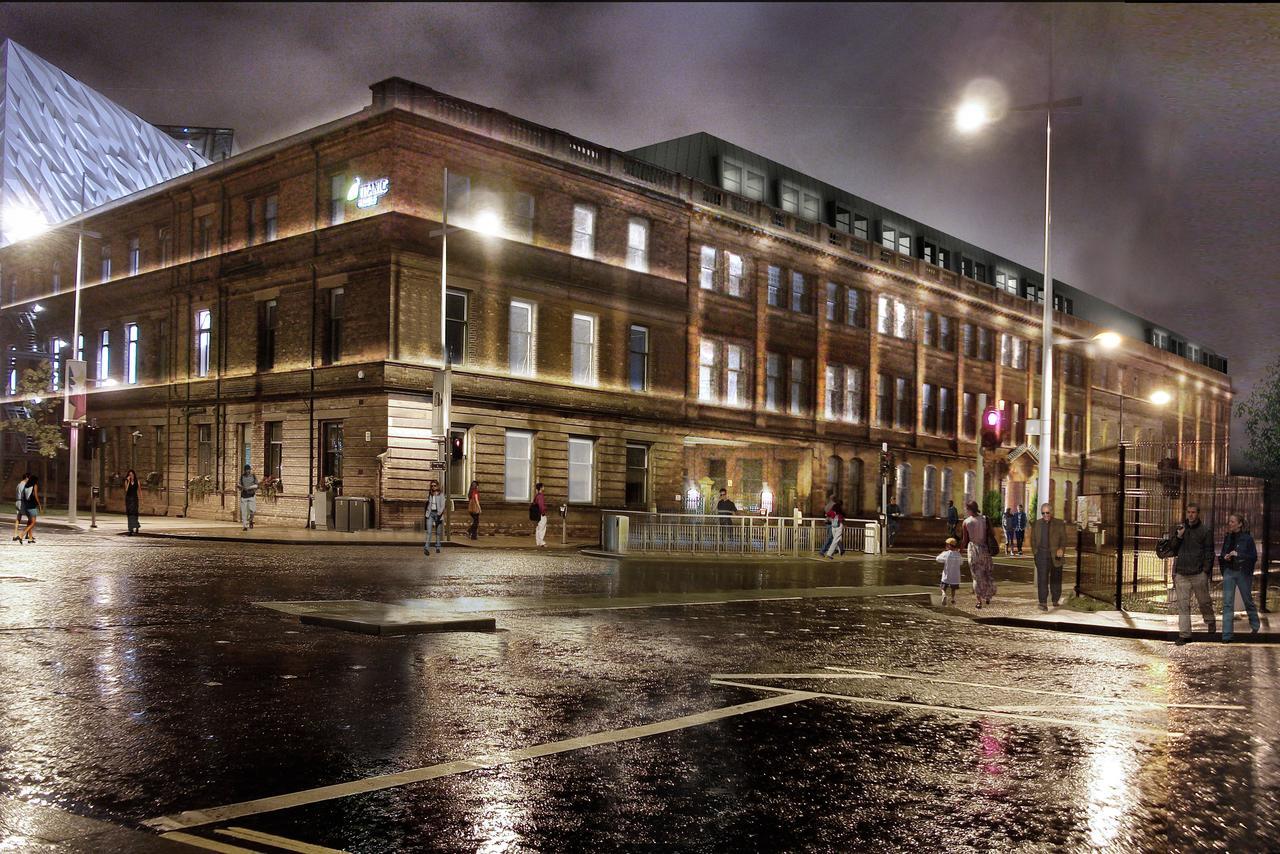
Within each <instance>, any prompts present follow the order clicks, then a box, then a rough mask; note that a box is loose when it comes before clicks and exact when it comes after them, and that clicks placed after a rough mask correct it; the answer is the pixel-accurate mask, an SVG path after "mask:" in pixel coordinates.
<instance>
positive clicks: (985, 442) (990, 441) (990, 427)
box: [982, 407, 1004, 450]
mask: <svg viewBox="0 0 1280 854" xmlns="http://www.w3.org/2000/svg"><path fill="white" fill-rule="evenodd" d="M1003 432H1004V413H1003V412H1001V411H1000V410H999V409H996V408H995V407H988V408H987V409H986V410H984V411H983V413H982V447H984V448H986V449H987V450H995V449H996V448H998V447H1000V443H1001V441H1002V440H1003V436H1002V434H1003Z"/></svg>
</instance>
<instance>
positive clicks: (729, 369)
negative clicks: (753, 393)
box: [724, 344, 747, 406]
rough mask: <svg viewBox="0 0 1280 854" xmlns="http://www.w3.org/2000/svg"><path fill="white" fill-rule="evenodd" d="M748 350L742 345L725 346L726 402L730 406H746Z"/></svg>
mask: <svg viewBox="0 0 1280 854" xmlns="http://www.w3.org/2000/svg"><path fill="white" fill-rule="evenodd" d="M745 353H746V349H745V348H744V347H743V346H742V345H741V344H728V345H726V346H725V370H724V402H725V403H726V404H727V405H729V406H746V404H747V384H746V382H745V377H746V370H747V365H746V356H745Z"/></svg>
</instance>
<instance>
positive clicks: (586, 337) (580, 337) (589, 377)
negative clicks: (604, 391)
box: [573, 312, 596, 385]
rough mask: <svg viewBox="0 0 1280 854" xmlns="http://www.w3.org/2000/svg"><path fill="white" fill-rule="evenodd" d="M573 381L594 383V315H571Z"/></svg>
mask: <svg viewBox="0 0 1280 854" xmlns="http://www.w3.org/2000/svg"><path fill="white" fill-rule="evenodd" d="M573 381H574V383H576V384H577V385H595V384H596V319H595V316H594V315H590V314H579V313H577V312H575V313H574V315H573Z"/></svg>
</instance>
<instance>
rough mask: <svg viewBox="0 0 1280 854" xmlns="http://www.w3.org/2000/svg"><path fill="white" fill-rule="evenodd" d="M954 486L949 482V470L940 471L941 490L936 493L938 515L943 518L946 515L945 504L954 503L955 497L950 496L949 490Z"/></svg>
mask: <svg viewBox="0 0 1280 854" xmlns="http://www.w3.org/2000/svg"><path fill="white" fill-rule="evenodd" d="M953 486H954V484H953V483H952V482H951V469H943V470H942V488H941V490H939V493H938V515H939V516H945V515H946V514H947V502H948V501H955V500H956V497H955V496H954V495H952V494H951V488H952V487H953Z"/></svg>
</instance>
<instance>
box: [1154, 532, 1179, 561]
mask: <svg viewBox="0 0 1280 854" xmlns="http://www.w3.org/2000/svg"><path fill="white" fill-rule="evenodd" d="M1181 548H1182V540H1180V539H1179V538H1178V537H1176V536H1174V535H1173V534H1170V535H1169V536H1167V537H1161V538H1160V541H1159V542H1157V543H1156V557H1158V558H1160V559H1161V560H1165V559H1168V558H1171V557H1177V556H1178V550H1179V549H1181Z"/></svg>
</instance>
